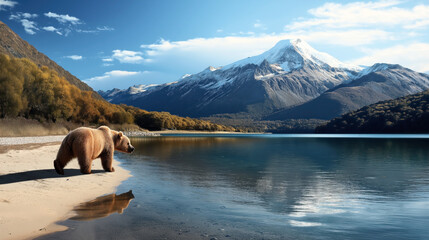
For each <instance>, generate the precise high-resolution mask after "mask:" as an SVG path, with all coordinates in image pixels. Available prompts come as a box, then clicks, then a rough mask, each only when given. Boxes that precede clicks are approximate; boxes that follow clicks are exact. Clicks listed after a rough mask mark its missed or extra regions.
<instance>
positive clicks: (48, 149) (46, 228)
mask: <svg viewBox="0 0 429 240" xmlns="http://www.w3.org/2000/svg"><path fill="white" fill-rule="evenodd" d="M63 137H64V136H62V137H58V136H55V137H42V138H40V137H32V138H0V150H2V151H0V239H29V238H34V237H36V236H39V235H43V234H47V233H51V232H55V231H60V230H65V227H63V226H58V225H55V222H57V221H60V220H65V219H67V218H69V217H71V216H73V212H72V211H71V210H72V209H73V207H75V206H77V205H78V204H80V203H82V202H86V201H89V200H93V199H95V198H96V197H99V196H101V195H104V194H109V193H114V191H115V189H116V187H117V186H118V185H119V184H120V183H121V182H122V181H124V180H125V179H127V178H128V177H130V176H131V175H130V173H129V171H127V170H125V169H123V168H121V167H119V166H118V165H119V163H118V162H117V161H116V160H115V161H114V163H113V164H114V166H115V170H116V172H114V173H106V172H104V170H102V166H101V162H100V160H95V161H94V162H93V168H92V170H93V174H90V175H82V174H81V173H80V171H79V165H78V163H77V161H76V160H73V161H72V162H70V163H69V165H67V166H66V168H65V175H64V176H60V175H58V174H57V173H56V172H55V170H54V169H53V165H52V161H53V160H54V159H55V156H56V154H57V151H58V148H59V145H60V142H59V141H61V140H62V138H63ZM13 143H15V144H16V143H18V144H20V145H11V144H13Z"/></svg>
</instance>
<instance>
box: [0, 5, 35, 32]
mask: <svg viewBox="0 0 429 240" xmlns="http://www.w3.org/2000/svg"><path fill="white" fill-rule="evenodd" d="M0 1H1V0H0ZM37 16H38V15H37V14H35V13H34V14H31V13H22V12H17V13H16V14H11V15H10V16H9V19H10V20H15V21H18V22H20V23H21V24H22V26H23V27H24V30H25V32H26V33H28V34H30V35H33V34H36V30H39V28H37V27H36V25H37V24H36V22H34V21H31V20H28V19H31V18H36V17H37Z"/></svg>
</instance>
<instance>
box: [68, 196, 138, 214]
mask: <svg viewBox="0 0 429 240" xmlns="http://www.w3.org/2000/svg"><path fill="white" fill-rule="evenodd" d="M133 198H134V195H133V192H132V191H131V190H130V191H128V192H125V193H122V194H119V195H116V194H109V195H106V196H102V197H98V198H96V199H94V200H92V201H89V202H86V203H83V204H81V205H79V206H77V207H76V208H75V209H74V211H75V213H76V214H77V215H76V216H74V217H72V218H71V219H72V220H78V221H86V220H92V219H96V218H103V217H107V216H109V215H110V214H112V213H115V212H117V213H120V214H121V213H122V212H123V211H124V209H126V208H127V207H128V205H129V204H130V202H131V200H132V199H133Z"/></svg>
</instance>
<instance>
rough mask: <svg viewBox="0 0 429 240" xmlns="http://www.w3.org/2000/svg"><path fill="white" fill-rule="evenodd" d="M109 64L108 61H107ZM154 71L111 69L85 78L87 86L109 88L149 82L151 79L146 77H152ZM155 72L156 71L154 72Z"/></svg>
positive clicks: (98, 88)
mask: <svg viewBox="0 0 429 240" xmlns="http://www.w3.org/2000/svg"><path fill="white" fill-rule="evenodd" d="M107 64H109V63H107ZM153 74H154V72H150V71H124V70H113V71H109V72H105V73H104V74H103V75H101V76H96V77H92V78H89V79H87V80H85V81H84V82H86V83H87V84H88V85H89V86H91V87H92V88H94V89H96V90H109V89H112V88H124V87H125V88H127V87H128V86H133V85H137V84H143V83H145V84H149V83H153V81H150V82H147V81H145V79H146V78H149V79H151V80H152V79H153V78H152V76H153ZM155 74H157V73H155Z"/></svg>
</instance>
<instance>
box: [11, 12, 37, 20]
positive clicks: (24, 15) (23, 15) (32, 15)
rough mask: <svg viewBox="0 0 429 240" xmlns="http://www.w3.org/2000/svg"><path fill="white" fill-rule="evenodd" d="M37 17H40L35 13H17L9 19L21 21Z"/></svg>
mask: <svg viewBox="0 0 429 240" xmlns="http://www.w3.org/2000/svg"><path fill="white" fill-rule="evenodd" d="M36 17H38V15H37V14H35V13H23V12H17V13H15V14H11V15H10V17H9V19H10V20H21V19H23V18H27V19H30V18H36Z"/></svg>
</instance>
